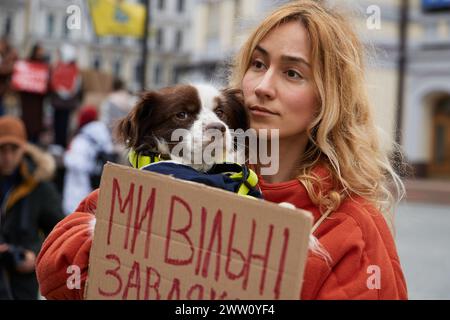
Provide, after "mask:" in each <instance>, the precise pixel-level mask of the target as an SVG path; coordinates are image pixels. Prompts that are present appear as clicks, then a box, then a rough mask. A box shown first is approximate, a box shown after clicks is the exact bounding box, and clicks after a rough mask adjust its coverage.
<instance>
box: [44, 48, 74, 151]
mask: <svg viewBox="0 0 450 320" xmlns="http://www.w3.org/2000/svg"><path fill="white" fill-rule="evenodd" d="M76 59H77V56H76V49H75V48H74V47H73V46H71V45H69V44H64V45H62V47H61V48H60V49H59V61H58V62H57V64H56V66H55V67H54V69H53V70H52V73H51V77H50V90H51V94H50V104H51V105H52V107H53V132H54V135H53V137H54V143H55V144H56V145H59V146H61V147H63V148H66V147H67V132H68V128H69V119H70V116H71V114H72V112H73V111H74V110H76V109H77V108H78V107H79V106H80V103H81V99H82V96H81V93H82V90H81V74H80V71H79V69H78V66H77V62H76Z"/></svg>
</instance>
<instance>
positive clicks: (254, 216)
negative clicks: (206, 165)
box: [86, 164, 312, 300]
mask: <svg viewBox="0 0 450 320" xmlns="http://www.w3.org/2000/svg"><path fill="white" fill-rule="evenodd" d="M100 190H101V191H100V195H99V201H98V208H97V212H96V217H97V223H96V226H95V232H94V239H93V245H92V249H91V253H90V265H89V277H88V283H87V289H86V298H87V299H133V300H134V299H138V300H139V299H141V300H142V299H145V300H148V299H152V300H153V299H164V300H166V299H168V300H171V299H174V300H175V299H187V300H203V299H205V300H216V299H217V300H219V299H227V300H228V299H299V297H300V292H301V291H300V290H301V284H302V279H303V271H304V265H305V260H306V256H307V246H308V239H309V233H310V229H311V225H312V218H311V215H310V213H309V212H306V211H302V210H292V209H287V208H283V207H281V206H279V205H277V204H274V203H270V202H267V201H264V200H257V199H250V198H247V197H242V196H238V195H236V194H233V193H231V192H227V191H223V190H219V189H215V188H211V187H208V186H205V185H201V184H197V183H193V182H189V181H182V180H178V179H175V178H173V177H170V176H164V175H160V174H157V173H152V172H146V171H139V170H136V169H131V168H128V167H124V166H119V165H114V164H107V165H106V166H105V169H104V172H103V176H102V181H101V188H100Z"/></svg>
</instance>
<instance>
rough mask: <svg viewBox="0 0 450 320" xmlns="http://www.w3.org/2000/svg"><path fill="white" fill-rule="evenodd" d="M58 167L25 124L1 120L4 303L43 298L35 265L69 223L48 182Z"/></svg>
mask: <svg viewBox="0 0 450 320" xmlns="http://www.w3.org/2000/svg"><path fill="white" fill-rule="evenodd" d="M54 167H55V166H54V162H53V159H52V157H51V156H50V155H48V154H46V153H44V152H43V151H41V150H40V149H38V148H37V147H35V146H33V145H31V144H29V143H27V136H26V130H25V126H24V124H23V122H22V121H21V120H20V119H18V118H15V117H11V116H2V117H0V299H26V300H34V299H37V298H38V283H37V280H36V275H35V272H34V269H35V260H36V256H37V254H38V252H39V250H40V249H41V245H42V242H43V240H44V239H43V237H42V233H43V234H44V235H45V236H47V235H48V234H49V233H50V231H51V230H52V229H53V227H54V226H55V225H56V224H57V223H58V222H59V221H60V220H61V219H62V218H63V217H64V215H63V213H62V209H61V199H60V196H59V194H58V192H57V191H56V189H55V187H54V186H53V185H52V184H51V183H50V182H49V181H50V179H51V177H52V174H53V171H54Z"/></svg>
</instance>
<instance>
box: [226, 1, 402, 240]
mask: <svg viewBox="0 0 450 320" xmlns="http://www.w3.org/2000/svg"><path fill="white" fill-rule="evenodd" d="M291 21H298V22H299V23H301V24H302V25H303V26H304V27H305V28H306V30H307V32H308V34H309V40H310V44H311V52H310V57H311V58H310V59H311V65H312V72H313V79H314V84H315V89H316V93H317V95H318V97H319V101H320V106H319V112H318V114H317V115H316V117H315V119H314V120H313V121H312V123H311V124H310V126H309V128H308V129H307V133H308V137H309V141H308V144H307V146H306V149H305V153H304V154H303V157H302V161H301V163H299V167H298V176H297V178H298V179H299V180H300V181H301V183H303V185H304V186H305V187H306V190H307V192H308V194H309V196H310V198H311V200H312V201H313V202H314V203H315V204H316V205H317V206H318V207H319V208H320V210H321V212H322V213H324V212H325V211H328V212H330V211H334V210H336V209H337V208H338V207H339V205H340V204H341V202H342V201H343V199H345V198H346V197H351V196H360V197H362V198H364V199H366V200H368V201H369V202H370V203H372V204H373V205H374V206H375V207H376V208H377V209H379V210H380V211H381V212H382V213H383V215H384V216H385V218H386V220H387V222H388V224H389V226H390V228H391V230H392V231H393V214H391V213H390V212H391V211H392V207H393V205H394V204H395V203H397V202H398V201H399V200H400V199H401V198H402V197H403V195H404V186H403V183H402V181H401V179H400V177H399V176H398V174H397V173H396V172H395V170H394V169H393V166H392V164H391V161H390V154H391V152H392V151H393V150H394V151H396V150H397V149H398V148H397V146H396V145H395V143H394V142H393V141H391V142H392V143H391V144H390V145H391V146H393V149H390V150H387V149H386V148H383V147H382V145H381V143H380V133H381V131H380V130H379V129H378V128H377V127H376V126H375V123H374V120H373V116H372V114H371V106H370V103H369V99H368V96H367V92H366V87H365V70H364V54H365V49H364V47H363V45H362V43H361V42H360V40H359V39H358V37H357V35H356V34H355V32H354V29H353V28H352V25H351V24H350V22H349V21H348V20H347V19H346V18H344V16H343V15H341V14H339V13H338V12H337V11H336V10H333V9H330V8H327V7H325V5H324V4H322V3H319V2H317V1H311V0H303V1H292V2H289V3H288V4H286V5H284V6H282V7H280V8H278V9H277V10H275V11H274V12H273V13H271V14H270V15H269V16H268V17H267V18H265V19H264V20H263V22H262V23H260V24H259V26H258V27H257V28H256V29H255V30H254V31H253V32H252V33H251V35H250V36H249V38H248V40H247V41H246V42H245V43H244V45H243V46H242V48H241V50H240V51H239V53H238V54H237V55H236V57H235V59H234V61H233V69H232V73H231V78H230V85H231V86H232V87H237V88H241V84H242V79H243V77H244V75H245V73H246V71H247V70H248V68H249V66H250V63H251V57H252V53H253V51H254V50H255V47H256V46H257V45H258V43H259V42H260V41H261V40H262V39H263V38H264V37H265V36H266V35H267V34H268V33H269V32H270V31H271V30H273V29H274V28H276V27H277V26H279V25H280V24H283V23H286V22H291ZM317 165H322V166H325V167H327V168H328V169H329V171H330V172H331V174H332V181H333V188H332V190H331V191H330V192H327V193H322V192H321V190H323V189H322V188H320V187H319V188H317V186H320V184H321V183H322V182H321V181H320V178H319V177H318V176H316V175H315V174H314V172H313V170H312V169H313V168H314V167H316V166H317Z"/></svg>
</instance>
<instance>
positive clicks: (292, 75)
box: [286, 70, 303, 79]
mask: <svg viewBox="0 0 450 320" xmlns="http://www.w3.org/2000/svg"><path fill="white" fill-rule="evenodd" d="M286 74H287V76H288V77H289V78H295V79H303V77H302V75H301V74H300V73H298V72H297V71H295V70H288V71H287V72H286Z"/></svg>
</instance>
